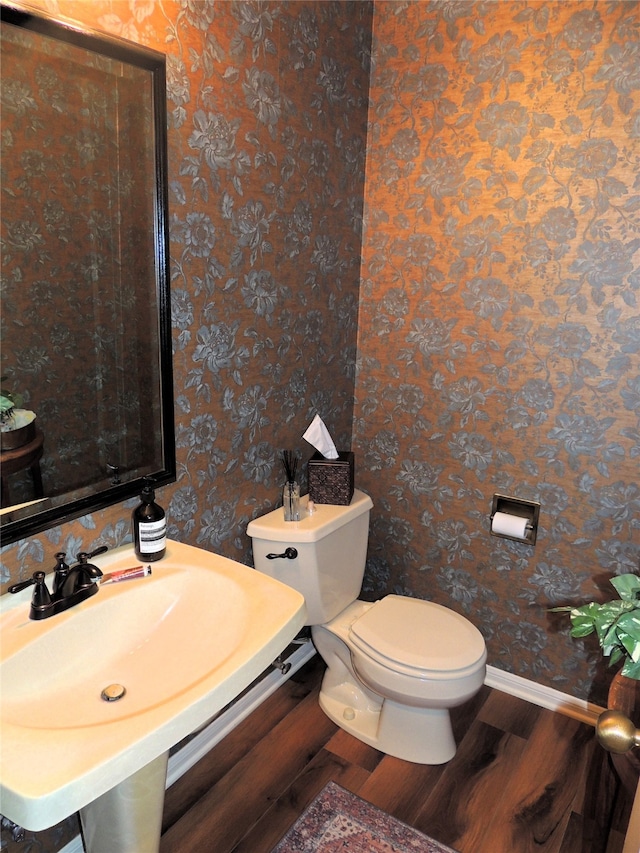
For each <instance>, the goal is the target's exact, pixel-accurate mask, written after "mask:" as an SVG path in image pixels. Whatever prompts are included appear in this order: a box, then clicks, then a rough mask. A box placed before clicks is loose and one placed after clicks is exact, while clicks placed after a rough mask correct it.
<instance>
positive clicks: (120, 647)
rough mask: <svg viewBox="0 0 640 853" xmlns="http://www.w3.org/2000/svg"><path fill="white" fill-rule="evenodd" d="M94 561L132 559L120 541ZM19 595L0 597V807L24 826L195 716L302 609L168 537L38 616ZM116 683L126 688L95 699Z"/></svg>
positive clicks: (225, 699) (260, 664)
mask: <svg viewBox="0 0 640 853" xmlns="http://www.w3.org/2000/svg"><path fill="white" fill-rule="evenodd" d="M92 562H94V563H95V565H97V566H99V567H100V568H101V569H102V571H103V572H105V573H106V572H111V571H114V570H117V569H121V568H129V567H131V566H134V565H138V564H139V563H140V561H139V560H137V559H136V557H135V555H134V552H133V546H131V545H128V546H124V547H122V548H118V549H116V550H114V551H112V552H110V553H107V554H105V555H103V556H102V557H96V558H94V560H93V561H92ZM48 580H50V579H48ZM30 598H31V590H30V589H26V590H23V591H22V592H20V593H18V594H16V595H9V594H7V595H4V596H2V598H0V743H1V747H0V811H1V812H2V814H3V815H4V816H5V817H7V818H9V819H10V820H12V821H14V822H15V823H18V824H20V825H22V826H24V827H26V828H27V829H31V830H35V831H37V830H40V829H44V828H46V827H48V826H52V825H53V824H55V823H57V822H58V821H60V820H62V819H63V818H65V817H67V816H68V815H69V814H72V813H73V812H76V811H78V810H79V809H81V808H83V807H84V806H85V805H87V803H89V802H90V801H93V800H95V799H96V797H98V796H100V795H101V794H103V793H104V792H106V791H108V790H110V789H112V788H114V786H116V785H118V784H119V783H120V782H122V781H123V780H125V779H127V778H128V777H130V776H131V775H132V774H133V773H135V772H137V771H138V770H140V768H142V767H144V766H145V765H147V764H148V763H149V762H151V761H153V760H154V759H156V758H157V757H158V756H159V755H161V754H162V753H163V752H166V751H167V750H169V749H170V748H171V747H172V746H173V745H174V744H175V743H177V742H178V741H179V740H181V739H182V738H184V737H186V736H187V735H188V734H190V733H191V732H192V731H194V730H195V729H197V728H198V727H199V726H201V725H203V724H204V723H205V722H207V721H208V720H209V719H210V718H211V717H212V716H214V715H215V714H216V713H217V712H218V711H220V710H221V709H222V708H223V707H224V706H225V705H227V704H228V703H229V702H231V701H232V700H233V699H234V698H235V697H236V696H237V695H238V694H239V693H241V692H242V691H243V690H244V689H245V687H247V686H248V685H249V684H250V683H251V682H252V681H253V680H254V679H255V678H257V677H258V675H259V674H260V673H261V672H263V671H264V670H265V669H266V668H267V667H268V666H269V664H270V663H271V662H272V661H273V660H274V659H275V658H276V657H277V656H278V654H280V652H281V651H282V650H283V649H284V648H285V646H286V645H287V644H288V643H289V641H290V640H291V639H292V638H293V637H294V636H295V635H296V633H297V632H298V631H299V629H300V628H301V627H302V626H303V625H304V622H305V606H304V599H303V597H302V596H301V595H300V594H299V593H298V592H295V591H294V590H293V589H291V588H290V587H287V586H285V585H284V584H281V583H279V582H278V581H275V580H273V579H271V578H269V577H267V576H266V575H263V574H260V573H259V572H256V571H254V570H253V569H250V568H248V567H247V566H243V565H241V564H239V563H236V562H234V561H233V560H229V559H227V558H225V557H221V556H218V555H216V554H212V553H210V552H208V551H203V550H201V549H199V548H194V547H191V546H188V545H183V544H181V543H178V542H173V541H168V543H167V553H166V556H165V557H164V559H162V560H161V561H159V562H157V563H153V564H152V574H151V576H150V577H144V578H137V579H135V580H127V581H124V582H121V583H111V584H105V585H103V586H101V588H100V590H99V592H98V594H97V595H94V596H93V597H92V598H89V599H88V600H86V601H84V602H82V603H81V604H78V605H77V606H75V607H74V608H72V609H70V610H67V611H65V612H64V613H60V614H58V615H56V616H53V617H51V618H49V619H44V620H42V621H32V620H30V619H29V602H30ZM114 684H116V685H122V686H123V687H124V688H125V691H126V692H125V693H124V695H123V696H122V698H120V699H118V700H117V701H105V700H104V699H102V698H101V693H102V691H103V690H104V689H105V688H106V687H108V686H110V685H114Z"/></svg>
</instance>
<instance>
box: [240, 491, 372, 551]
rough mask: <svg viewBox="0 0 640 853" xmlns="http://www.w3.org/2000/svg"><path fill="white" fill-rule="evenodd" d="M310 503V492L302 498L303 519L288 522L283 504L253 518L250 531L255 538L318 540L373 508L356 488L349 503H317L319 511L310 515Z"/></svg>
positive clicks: (290, 540) (301, 510)
mask: <svg viewBox="0 0 640 853" xmlns="http://www.w3.org/2000/svg"><path fill="white" fill-rule="evenodd" d="M307 504H308V495H305V496H304V497H302V498H300V521H285V520H284V511H283V509H282V507H279V508H278V509H274V510H272V511H271V512H268V513H267V514H266V515H261V516H260V517H259V518H254V519H253V521H250V522H249V525H248V527H247V533H248V534H249V536H251V538H252V539H266V540H267V541H269V542H286V543H287V544H291V543H295V542H317V541H319V540H320V539H324V537H325V536H328V535H329V534H330V533H333V532H334V530H338V529H339V528H340V527H343V526H344V525H345V524H347V523H348V522H350V521H352V520H353V519H354V518H357V517H358V516H359V515H362V514H363V513H365V512H369V511H370V510H371V508H372V507H373V501H372V500H371V498H370V497H369V495H367V494H365V493H364V492H361V491H359V489H355V491H354V493H353V498H352V499H351V503H350V504H349V505H348V506H338V505H337V504H316V511H315V512H314V513H313V515H309V512H308V510H307Z"/></svg>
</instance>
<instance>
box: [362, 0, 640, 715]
mask: <svg viewBox="0 0 640 853" xmlns="http://www.w3.org/2000/svg"><path fill="white" fill-rule="evenodd" d="M639 63H640V5H639V4H638V3H636V2H618V3H608V2H595V3H591V2H589V3H586V2H585V3H581V2H501V3H493V2H487V3H484V2H478V3H473V4H470V3H464V2H444V3H439V2H420V3H387V2H376V4H375V14H374V28H373V49H372V73H371V86H370V106H369V136H368V146H367V184H366V190H365V228H364V238H363V266H362V283H361V293H360V315H359V323H358V328H359V338H358V373H357V380H356V407H355V413H354V442H353V443H354V448H353V449H354V450H355V452H356V456H357V458H358V459H359V463H360V464H359V467H358V471H359V484H360V486H361V487H364V489H365V490H367V491H370V492H371V494H372V496H373V500H374V503H375V507H376V508H375V511H374V515H373V531H372V535H371V537H370V549H369V564H368V573H367V578H366V590H367V594H368V596H369V597H377V596H378V595H379V594H381V593H383V592H385V591H389V590H393V591H396V592H401V593H406V594H408V595H414V596H418V597H424V598H432V599H434V600H435V601H438V602H439V603H441V604H444V605H447V606H450V607H452V608H454V609H455V610H457V611H459V612H461V613H463V614H464V615H466V616H467V617H469V618H470V619H471V620H472V621H473V622H474V623H475V624H476V625H477V626H478V627H479V628H480V630H481V631H482V633H483V635H484V636H485V638H486V641H487V646H488V650H489V663H490V664H492V665H493V666H496V667H498V668H500V669H503V670H506V671H509V672H514V673H516V674H518V675H520V676H524V677H526V678H529V679H532V680H533V681H536V682H539V683H541V684H545V685H548V686H551V687H555V688H557V689H559V690H562V691H563V692H567V693H570V694H573V695H576V696H579V697H582V698H589V699H591V700H593V701H595V702H598V703H600V704H606V689H607V685H608V683H609V681H610V678H611V672H610V671H606V669H605V666H604V665H603V663H602V659H601V656H600V654H599V653H598V652H597V651H596V650H597V644H595V643H589V642H588V641H587V642H585V641H576V640H570V639H569V638H568V635H567V624H566V623H567V621H568V620H567V617H566V615H564V614H563V615H562V616H560V615H551V614H549V612H548V608H550V607H551V606H553V605H559V604H565V603H583V602H585V601H590V600H593V599H594V598H596V597H600V596H601V595H606V596H607V597H615V596H614V594H613V590H612V588H611V587H610V586H609V584H608V582H607V579H608V578H609V577H611V576H612V575H613V574H621V573H625V572H638V570H639V569H640V476H639V474H640V420H639V418H640V310H639V305H638V300H639V295H640V294H639V291H640V218H639V215H638V214H639V211H640V75H639V73H638V68H639V67H640V65H639ZM494 493H498V494H506V495H510V496H513V497H518V498H522V499H525V500H536V501H539V502H540V504H541V511H540V525H539V530H538V537H537V543H536V545H535V547H532V546H530V545H527V544H524V543H519V542H512V541H509V540H505V539H500V538H497V537H492V536H490V533H489V526H490V521H489V518H490V511H491V506H492V498H493V495H494ZM600 590H602V592H601V591H600ZM591 639H594V638H593V637H592V638H591Z"/></svg>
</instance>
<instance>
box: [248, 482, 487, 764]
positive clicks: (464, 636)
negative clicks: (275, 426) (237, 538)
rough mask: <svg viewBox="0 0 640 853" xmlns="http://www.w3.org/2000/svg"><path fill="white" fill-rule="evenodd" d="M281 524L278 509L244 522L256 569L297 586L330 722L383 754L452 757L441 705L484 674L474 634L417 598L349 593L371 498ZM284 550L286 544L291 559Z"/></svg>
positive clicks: (452, 702)
mask: <svg viewBox="0 0 640 853" xmlns="http://www.w3.org/2000/svg"><path fill="white" fill-rule="evenodd" d="M301 504H302V508H301V520H300V521H299V522H285V521H284V514H283V510H282V508H280V509H276V510H273V511H272V512H271V513H268V514H267V515H265V516H262V517H261V518H257V519H255V520H254V521H251V522H250V524H249V527H248V533H249V535H250V536H251V538H252V544H253V554H254V563H255V567H256V569H258V570H259V571H262V572H265V573H266V574H268V575H270V576H271V577H275V578H277V579H278V580H281V581H282V582H284V583H287V584H288V585H289V586H292V587H294V588H295V589H297V590H299V591H300V592H301V593H302V594H303V595H304V596H305V600H306V603H307V613H308V617H307V624H308V625H311V635H312V638H313V642H314V644H315V646H316V649H317V650H318V653H319V654H320V655H321V656H322V658H323V660H324V661H325V663H326V665H327V670H326V672H325V675H324V678H323V682H322V687H321V690H320V700H319V701H320V706H321V707H322V709H323V711H324V712H325V713H326V714H327V716H329V717H330V718H331V719H332V720H333V721H334V722H335V723H336V724H337V725H338V726H340V727H341V728H342V729H344V730H345V731H347V732H349V733H350V734H352V735H354V736H355V737H357V738H358V739H359V740H361V741H363V742H364V743H367V744H369V745H370V746H373V747H375V748H376V749H378V750H380V751H381V752H384V753H386V754H388V755H393V756H396V757H397V758H402V759H405V760H407V761H412V762H414V763H418V764H443V763H445V762H447V761H449V760H450V759H451V758H453V756H454V755H455V751H456V744H455V739H454V736H453V731H452V728H451V719H450V714H449V710H450V709H451V708H454V707H456V706H457V705H460V704H462V703H463V702H465V701H467V700H468V699H470V698H471V697H473V696H474V695H475V694H476V693H477V692H478V690H479V689H480V688H481V687H482V684H483V683H484V678H485V670H486V658H487V652H486V647H485V643H484V639H483V637H482V634H481V633H480V631H478V629H477V628H476V627H475V626H474V625H472V623H471V622H470V621H469V620H468V619H466V618H465V617H464V616H461V615H460V614H458V613H456V612H455V611H452V610H449V609H448V608H446V607H442V606H441V605H439V604H435V603H433V602H430V601H425V600H423V599H416V598H409V597H407V596H399V595H388V596H385V597H384V598H382V599H380V601H377V602H365V601H361V600H359V599H358V598H357V595H358V593H359V592H360V587H361V584H362V577H363V575H364V567H365V561H366V547H367V538H368V527H369V514H370V510H371V507H372V506H373V503H372V501H371V498H370V497H369V496H368V495H365V494H364V493H363V492H360V491H358V490H356V492H355V493H354V496H353V500H352V501H351V504H350V505H349V506H347V507H343V506H335V505H317V507H316V512H315V513H313V514H312V515H310V514H309V513H308V509H307V500H306V498H303V500H302V501H301ZM287 549H293V552H294V554H295V556H291V552H289V554H288V556H287Z"/></svg>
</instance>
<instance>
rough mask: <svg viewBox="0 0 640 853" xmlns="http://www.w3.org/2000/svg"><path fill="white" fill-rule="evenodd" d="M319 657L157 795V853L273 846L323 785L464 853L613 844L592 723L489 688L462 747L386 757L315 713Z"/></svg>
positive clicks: (618, 829) (616, 812) (595, 848)
mask: <svg viewBox="0 0 640 853" xmlns="http://www.w3.org/2000/svg"><path fill="white" fill-rule="evenodd" d="M323 671H324V664H323V662H322V660H321V659H320V658H319V657H318V656H316V657H315V658H313V659H312V660H311V661H309V662H308V663H307V664H306V665H305V666H304V667H303V668H302V669H301V670H300V672H298V673H297V674H296V675H295V676H294V677H293V678H292V679H290V680H289V681H288V682H286V683H285V684H284V685H283V686H282V687H281V688H280V689H279V690H278V691H276V693H275V694H273V696H271V697H270V698H269V699H268V700H267V701H266V702H265V703H263V705H261V706H260V708H258V710H256V711H255V712H254V713H253V714H252V715H251V716H250V717H248V718H247V719H246V720H245V721H244V722H243V723H241V724H240V725H239V726H238V727H237V728H236V729H235V730H234V731H233V732H232V733H231V734H230V735H228V736H227V737H226V738H225V739H224V740H223V741H222V742H221V743H220V744H218V745H217V746H216V747H215V748H214V749H212V750H211V752H209V754H208V755H206V756H205V757H204V758H203V759H202V760H201V761H200V762H199V763H198V764H196V765H195V767H193V768H192V769H191V770H190V771H189V772H188V773H186V774H185V775H184V776H183V777H182V779H180V780H178V782H176V783H175V784H174V785H173V786H172V787H171V788H169V790H168V791H167V796H166V803H165V813H164V822H163V836H162V844H161V853H196V851H198V853H200V851H202V853H231V851H234V853H269V851H271V849H272V848H273V846H274V845H275V844H276V843H277V842H278V840H279V839H280V838H281V837H282V835H284V833H285V832H286V831H287V829H288V828H289V826H290V825H291V824H292V823H293V822H294V821H295V819H296V818H297V817H298V816H299V815H300V814H301V813H302V811H304V809H305V808H306V806H307V805H308V804H309V803H310V802H311V800H312V799H313V798H314V797H315V795H316V794H317V793H318V792H319V791H320V790H321V789H322V788H323V787H324V785H325V784H326V783H327V782H328V781H329V780H334V781H335V782H337V783H338V784H339V785H342V787H343V788H347V789H348V790H350V791H352V792H353V793H355V794H357V795H358V796H360V797H362V798H363V799H365V800H367V801H369V802H370V803H373V804H374V805H376V806H378V807H379V808H381V809H383V810H384V811H386V812H388V813H390V814H392V815H394V816H396V817H397V818H399V819H400V820H402V821H404V822H405V823H408V824H410V825H412V826H415V827H416V828H417V829H420V830H421V831H422V832H425V833H426V834H427V835H430V836H431V837H433V838H437V839H438V840H439V841H442V842H444V843H446V844H449V845H450V846H452V847H454V848H455V849H456V850H459V851H460V853H528V851H538V853H620V851H621V850H622V846H623V840H624V831H625V829H626V824H627V822H628V819H629V813H630V808H631V803H630V801H629V798H628V797H627V796H626V795H625V793H624V791H623V790H622V789H621V788H620V786H619V785H618V783H617V780H616V777H615V775H614V774H613V773H612V772H611V770H610V767H609V760H608V755H607V754H606V753H605V752H604V751H603V750H602V749H601V748H600V747H599V746H598V744H597V743H596V741H595V737H594V730H593V728H592V727H590V726H587V725H585V724H583V723H579V722H577V721H576V720H573V719H570V718H569V717H565V716H562V715H560V714H556V713H553V712H551V711H547V710H545V709H542V708H539V707H537V706H535V705H531V704H529V703H527V702H524V701H523V700H521V699H517V698H515V697H512V696H509V695H507V694H505V693H501V692H499V691H496V690H492V689H490V688H486V687H485V688H483V689H482V691H481V692H480V693H479V694H478V696H477V697H476V698H475V699H473V700H471V702H469V703H467V704H466V705H465V706H463V707H461V708H458V709H456V710H455V711H454V713H453V715H452V716H453V720H454V731H455V734H456V740H457V742H458V745H459V746H458V752H457V754H456V756H455V758H454V759H453V760H452V761H450V762H449V763H448V764H446V765H443V766H440V767H427V766H422V765H417V764H411V763H408V762H405V761H401V760H399V759H397V758H392V757H390V756H386V755H383V754H382V753H380V752H378V751H377V750H375V749H372V748H371V747H369V746H367V745H366V744H363V743H361V742H360V741H358V740H356V739H355V738H353V737H351V736H350V735H348V734H346V733H345V732H343V731H342V730H341V729H339V728H338V727H337V726H336V725H335V724H334V723H332V722H331V721H330V720H329V719H328V718H327V717H326V716H325V715H324V713H323V712H322V711H321V710H320V707H319V705H318V690H319V686H320V681H321V678H322V673H323Z"/></svg>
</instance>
